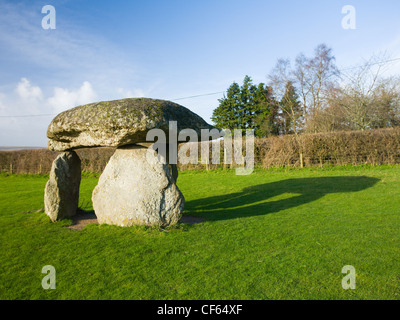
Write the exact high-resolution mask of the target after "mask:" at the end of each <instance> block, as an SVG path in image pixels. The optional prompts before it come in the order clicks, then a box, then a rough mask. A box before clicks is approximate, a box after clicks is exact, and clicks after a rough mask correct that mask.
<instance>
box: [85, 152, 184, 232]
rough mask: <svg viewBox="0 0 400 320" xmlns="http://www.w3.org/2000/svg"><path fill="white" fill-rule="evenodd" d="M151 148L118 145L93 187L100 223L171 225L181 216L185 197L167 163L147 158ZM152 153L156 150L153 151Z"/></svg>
mask: <svg viewBox="0 0 400 320" xmlns="http://www.w3.org/2000/svg"><path fill="white" fill-rule="evenodd" d="M147 152H148V149H147V148H146V147H143V146H138V145H130V146H124V147H120V148H117V150H116V151H115V153H114V155H113V156H112V157H111V158H110V161H109V163H108V164H107V166H106V168H105V169H104V171H103V173H102V174H101V176H100V179H99V183H98V185H97V186H96V187H95V189H94V190H93V195H92V201H93V208H94V211H95V213H96V216H97V219H98V222H99V223H100V224H112V225H118V226H132V225H148V226H168V225H171V224H175V223H177V222H178V221H179V219H180V218H181V216H182V211H183V207H184V203H185V200H184V197H183V195H182V193H181V192H180V191H179V189H178V187H177V186H176V184H175V179H176V178H175V179H174V178H173V177H172V174H171V172H170V170H169V167H168V164H163V163H161V162H160V161H158V160H156V158H155V157H151V158H150V159H151V161H149V158H148V157H147ZM149 152H153V153H154V151H150V150H149Z"/></svg>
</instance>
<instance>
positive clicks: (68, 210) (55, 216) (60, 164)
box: [44, 151, 81, 222]
mask: <svg viewBox="0 0 400 320" xmlns="http://www.w3.org/2000/svg"><path fill="white" fill-rule="evenodd" d="M80 182H81V160H80V159H79V157H78V155H77V154H76V153H75V152H74V151H66V152H63V153H61V154H60V155H59V156H58V157H57V158H56V159H55V160H54V162H53V164H52V167H51V171H50V179H49V181H47V184H46V187H45V190H44V207H45V212H46V214H47V215H48V216H49V217H50V219H51V221H53V222H54V221H57V220H61V219H63V218H65V217H70V216H73V215H75V214H76V210H77V209H78V202H79V185H80Z"/></svg>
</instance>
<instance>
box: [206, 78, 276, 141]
mask: <svg viewBox="0 0 400 320" xmlns="http://www.w3.org/2000/svg"><path fill="white" fill-rule="evenodd" d="M276 118H277V103H276V102H275V100H274V99H273V96H272V89H271V88H270V87H267V86H266V85H265V84H263V83H260V84H258V85H254V84H253V83H252V79H251V78H250V77H249V76H246V77H245V78H244V80H243V85H242V86H240V87H239V85H238V84H237V83H236V82H234V83H233V84H232V85H231V86H230V87H229V88H228V90H227V94H226V96H225V95H224V98H222V99H220V100H219V106H218V107H217V108H216V109H215V110H214V112H213V115H212V118H211V119H212V121H213V122H214V123H215V125H216V126H217V127H219V128H222V129H230V130H233V129H242V130H246V129H254V130H255V134H256V136H266V135H269V134H271V133H272V134H276V133H277V130H276V124H275V123H274V122H275V120H276Z"/></svg>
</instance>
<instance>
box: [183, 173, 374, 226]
mask: <svg viewBox="0 0 400 320" xmlns="http://www.w3.org/2000/svg"><path fill="white" fill-rule="evenodd" d="M378 181H380V179H377V178H372V177H366V176H359V177H342V176H338V177H317V178H297V179H286V180H280V181H276V182H270V183H265V184H260V185H256V186H251V187H247V188H245V189H243V190H242V191H241V192H236V193H231V194H226V195H220V196H215V197H208V198H203V199H197V200H192V201H188V202H187V203H186V206H185V213H184V214H185V215H189V216H190V215H196V216H201V217H204V218H205V219H206V220H208V221H217V220H228V219H234V218H239V217H250V216H257V215H265V214H270V213H275V212H279V211H281V210H285V209H289V208H294V207H298V206H301V205H303V204H307V203H310V202H312V201H315V200H318V199H320V198H322V197H323V196H325V195H327V194H330V193H348V192H358V191H362V190H365V189H368V188H370V187H372V186H374V185H375V184H376V183H377V182H378ZM286 193H287V194H294V195H292V196H290V195H289V197H286V198H283V199H279V200H271V201H267V200H268V199H272V198H273V197H276V196H279V195H282V194H286ZM333 205H334V204H333Z"/></svg>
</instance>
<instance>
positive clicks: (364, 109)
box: [330, 56, 400, 130]
mask: <svg viewBox="0 0 400 320" xmlns="http://www.w3.org/2000/svg"><path fill="white" fill-rule="evenodd" d="M387 61H388V60H387V59H384V58H383V56H373V57H371V58H370V59H369V60H368V61H366V62H364V63H363V64H362V65H360V66H357V67H354V68H350V69H348V70H347V72H344V73H343V74H342V79H343V83H342V84H341V87H340V89H339V90H338V91H337V92H336V93H335V94H334V95H332V96H331V97H330V104H331V105H332V106H337V107H339V109H341V113H342V114H343V115H344V119H345V121H346V122H347V123H348V127H349V129H355V130H366V129H372V128H384V127H391V126H396V125H398V124H399V112H400V111H399V109H400V106H399V101H400V85H399V82H400V81H399V78H394V77H388V78H384V77H383V76H382V74H383V73H384V72H385V70H386V69H387V67H388V63H387Z"/></svg>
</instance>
